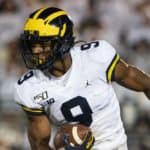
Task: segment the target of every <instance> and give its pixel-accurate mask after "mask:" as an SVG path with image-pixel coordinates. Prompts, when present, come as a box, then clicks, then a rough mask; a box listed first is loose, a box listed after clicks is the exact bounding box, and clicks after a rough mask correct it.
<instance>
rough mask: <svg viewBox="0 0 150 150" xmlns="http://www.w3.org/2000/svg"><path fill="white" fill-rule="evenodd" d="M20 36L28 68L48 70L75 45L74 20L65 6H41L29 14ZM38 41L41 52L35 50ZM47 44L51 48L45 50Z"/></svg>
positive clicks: (22, 51)
mask: <svg viewBox="0 0 150 150" xmlns="http://www.w3.org/2000/svg"><path fill="white" fill-rule="evenodd" d="M20 39H21V46H22V48H21V53H22V56H23V59H24V62H25V64H26V66H27V68H30V69H40V70H44V69H48V68H50V67H51V66H52V65H53V63H54V62H55V61H56V60H58V59H62V58H63V57H64V55H65V54H66V53H68V52H69V51H70V49H71V47H73V45H74V40H75V38H74V36H73V22H72V21H71V19H70V17H69V16H68V15H67V12H65V11H64V10H62V9H59V8H54V7H48V8H41V9H38V10H36V11H34V12H33V13H32V14H30V16H29V18H28V19H27V21H26V23H25V25H24V32H23V34H21V38H20ZM36 44H40V46H41V47H42V48H43V51H42V52H41V51H40V52H39V53H34V52H33V47H34V45H36ZM45 45H46V47H47V46H49V51H48V50H45ZM40 55H43V56H44V58H42V57H43V56H42V57H41V56H40Z"/></svg>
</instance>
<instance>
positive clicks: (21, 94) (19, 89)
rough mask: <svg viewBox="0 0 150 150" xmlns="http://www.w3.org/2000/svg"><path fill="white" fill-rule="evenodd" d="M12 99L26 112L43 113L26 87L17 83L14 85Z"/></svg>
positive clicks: (42, 109)
mask: <svg viewBox="0 0 150 150" xmlns="http://www.w3.org/2000/svg"><path fill="white" fill-rule="evenodd" d="M14 89H15V90H14V100H15V101H16V103H17V104H18V105H20V106H21V108H22V109H23V110H24V111H25V112H26V113H28V114H33V115H41V114H44V113H45V111H44V108H43V107H42V106H41V105H39V104H36V103H34V101H33V99H32V96H31V91H30V90H29V89H28V88H24V87H23V86H19V85H18V84H17V83H16V84H15V86H14Z"/></svg>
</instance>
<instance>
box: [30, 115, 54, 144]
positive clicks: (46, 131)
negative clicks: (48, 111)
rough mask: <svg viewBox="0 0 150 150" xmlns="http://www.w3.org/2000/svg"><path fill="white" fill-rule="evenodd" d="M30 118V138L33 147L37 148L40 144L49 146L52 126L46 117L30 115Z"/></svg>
mask: <svg viewBox="0 0 150 150" xmlns="http://www.w3.org/2000/svg"><path fill="white" fill-rule="evenodd" d="M27 118H28V138H29V141H30V144H31V147H36V146H37V145H40V144H42V143H43V144H47V145H48V143H49V140H50V134H51V125H50V122H49V120H48V118H47V116H46V115H40V116H35V115H29V114H27Z"/></svg>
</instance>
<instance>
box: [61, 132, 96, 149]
mask: <svg viewBox="0 0 150 150" xmlns="http://www.w3.org/2000/svg"><path fill="white" fill-rule="evenodd" d="M64 140H65V143H66V146H65V150H91V149H92V147H93V145H94V142H95V138H94V135H93V134H92V132H89V133H88V134H87V136H86V137H85V140H84V142H83V143H82V144H81V145H80V146H75V147H74V146H71V145H70V144H69V141H68V139H67V137H65V139H64Z"/></svg>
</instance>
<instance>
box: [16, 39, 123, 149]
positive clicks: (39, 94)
mask: <svg viewBox="0 0 150 150" xmlns="http://www.w3.org/2000/svg"><path fill="white" fill-rule="evenodd" d="M71 56H72V66H71V68H70V69H69V70H68V72H67V73H65V74H64V75H63V76H62V77H58V78H56V77H54V76H46V75H45V74H44V73H43V72H41V71H40V70H29V71H28V72H27V73H26V74H25V75H23V76H22V77H21V78H20V79H19V80H18V83H16V85H15V89H16V93H15V99H16V101H17V103H18V104H20V105H21V106H22V108H23V109H24V111H26V112H28V113H35V114H42V113H45V114H47V115H48V116H49V119H50V120H51V121H52V122H53V123H54V124H55V125H61V124H64V123H66V122H80V123H83V124H85V125H88V126H90V127H91V128H92V131H93V133H94V135H95V138H96V143H95V149H94V150H96V149H98V150H100V147H101V146H100V145H103V150H104V149H105V150H107V149H108V150H110V148H111V149H114V148H117V147H118V145H121V144H123V143H125V142H126V135H125V133H124V128H123V125H122V121H121V118H120V108H119V103H118V100H117V98H116V95H115V92H114V90H113V88H112V85H111V78H112V74H113V71H114V69H115V66H116V64H117V62H118V60H119V55H118V54H116V51H115V49H114V48H113V47H112V46H111V45H110V44H108V43H107V42H106V41H92V42H89V43H86V44H83V45H81V46H79V47H74V48H72V49H71ZM108 143H109V144H108Z"/></svg>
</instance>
